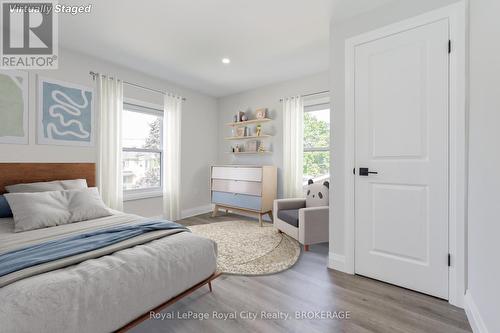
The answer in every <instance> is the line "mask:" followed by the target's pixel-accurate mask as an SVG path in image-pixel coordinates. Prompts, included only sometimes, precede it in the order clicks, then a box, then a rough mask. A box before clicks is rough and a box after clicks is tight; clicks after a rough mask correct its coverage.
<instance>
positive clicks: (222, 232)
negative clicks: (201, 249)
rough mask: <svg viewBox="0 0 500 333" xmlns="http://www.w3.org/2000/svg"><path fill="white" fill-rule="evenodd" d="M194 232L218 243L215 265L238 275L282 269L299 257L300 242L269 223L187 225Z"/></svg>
mask: <svg viewBox="0 0 500 333" xmlns="http://www.w3.org/2000/svg"><path fill="white" fill-rule="evenodd" d="M189 229H191V231H192V232H193V233H194V234H197V235H200V236H203V237H207V238H210V239H213V240H214V241H215V242H216V243H217V250H218V257H217V266H218V267H217V268H218V270H219V271H220V272H223V273H229V274H239V275H265V274H273V273H278V272H281V271H283V270H285V269H288V268H290V267H292V266H293V264H295V263H296V262H297V260H298V259H299V255H300V246H299V243H298V242H297V241H296V240H294V239H292V238H290V237H288V236H287V235H285V234H280V233H279V232H278V230H276V229H275V228H274V227H273V226H272V225H269V224H267V223H266V224H264V226H263V227H260V226H259V224H258V223H257V222H254V221H228V222H217V223H210V224H202V225H195V226H190V227H189Z"/></svg>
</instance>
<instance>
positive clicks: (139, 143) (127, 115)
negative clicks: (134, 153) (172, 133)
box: [122, 110, 162, 149]
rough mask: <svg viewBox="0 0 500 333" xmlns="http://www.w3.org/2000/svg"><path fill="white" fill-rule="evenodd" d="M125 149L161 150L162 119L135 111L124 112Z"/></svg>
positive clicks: (123, 142)
mask: <svg viewBox="0 0 500 333" xmlns="http://www.w3.org/2000/svg"><path fill="white" fill-rule="evenodd" d="M122 124H123V128H122V131H123V141H122V145H123V147H124V148H146V149H160V146H161V131H160V129H161V126H162V118H161V117H158V116H155V115H152V114H147V113H140V112H134V111H127V110H124V111H123V120H122Z"/></svg>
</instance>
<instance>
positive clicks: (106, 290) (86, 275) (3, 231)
mask: <svg viewBox="0 0 500 333" xmlns="http://www.w3.org/2000/svg"><path fill="white" fill-rule="evenodd" d="M134 219H141V217H139V216H136V215H130V214H123V213H117V214H115V215H112V216H109V217H105V218H101V219H95V220H90V221H85V222H79V223H72V224H69V225H61V226H57V227H51V228H46V229H37V230H32V231H26V232H22V233H14V232H13V230H14V227H13V221H12V219H8V218H7V219H5V218H3V219H0V253H2V251H4V250H5V248H7V247H8V248H12V247H16V246H20V247H21V246H26V245H29V244H34V243H37V242H39V241H41V240H42V241H43V240H51V239H57V238H58V237H63V236H67V235H72V234H76V233H78V232H82V231H89V230H96V229H99V228H103V226H109V225H113V224H116V225H118V224H122V223H124V222H125V221H131V220H134ZM216 258H217V249H216V244H215V242H213V241H212V240H209V239H206V238H203V237H200V236H196V235H193V234H192V233H189V232H181V233H176V234H173V235H170V236H167V237H164V238H160V239H157V240H154V241H151V242H148V243H145V244H141V245H136V246H134V247H131V248H127V249H123V250H120V251H117V252H115V253H113V254H111V255H105V256H102V257H99V258H96V259H90V260H86V261H84V262H81V263H78V264H76V265H72V266H68V267H64V268H60V269H57V270H53V271H50V272H46V273H42V274H39V275H35V276H32V277H28V278H25V279H22V280H19V281H16V282H13V283H11V284H8V285H6V286H4V287H2V288H0V323H1V325H0V332H51V333H53V332H111V331H114V330H116V329H118V328H120V327H122V326H124V325H125V324H127V323H128V322H130V321H132V320H133V319H135V318H137V317H138V316H140V315H142V314H143V313H145V312H147V311H149V310H150V309H152V308H154V307H156V306H158V305H160V304H162V303H164V302H165V301H167V300H169V299H171V298H172V297H175V296H176V295H178V294H180V293H182V292H183V291H185V290H187V289H189V288H190V287H192V286H194V285H196V284H197V283H199V282H201V281H203V280H205V279H206V278H208V277H209V276H210V275H212V274H213V273H214V272H215V270H216Z"/></svg>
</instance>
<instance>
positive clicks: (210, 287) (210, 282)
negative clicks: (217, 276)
mask: <svg viewBox="0 0 500 333" xmlns="http://www.w3.org/2000/svg"><path fill="white" fill-rule="evenodd" d="M208 290H210V292H212V281H209V282H208Z"/></svg>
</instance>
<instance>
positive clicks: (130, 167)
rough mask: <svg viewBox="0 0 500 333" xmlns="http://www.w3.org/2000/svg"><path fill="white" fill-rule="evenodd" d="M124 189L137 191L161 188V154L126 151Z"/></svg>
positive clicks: (124, 155) (124, 154)
mask: <svg viewBox="0 0 500 333" xmlns="http://www.w3.org/2000/svg"><path fill="white" fill-rule="evenodd" d="M122 161H123V171H122V173H123V189H124V190H136V189H148V188H154V187H161V180H160V176H161V154H160V153H149V152H147V153H144V152H129V151H124V152H123V154H122Z"/></svg>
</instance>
